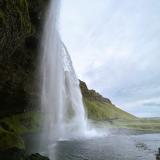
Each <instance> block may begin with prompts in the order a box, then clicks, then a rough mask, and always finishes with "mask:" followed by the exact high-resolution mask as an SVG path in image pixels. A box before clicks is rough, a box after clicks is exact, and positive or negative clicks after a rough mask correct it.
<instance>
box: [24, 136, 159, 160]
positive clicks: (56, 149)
mask: <svg viewBox="0 0 160 160" xmlns="http://www.w3.org/2000/svg"><path fill="white" fill-rule="evenodd" d="M31 137H32V138H31ZM35 137H36V138H35ZM25 139H26V142H27V143H28V139H30V140H31V141H32V147H31V146H29V144H27V148H28V151H29V150H30V151H32V153H33V152H38V151H39V150H37V145H35V148H34V145H33V144H36V141H38V137H37V136H33V135H32V136H31V135H28V136H26V137H25ZM34 141H35V143H33V142H34ZM158 147H160V134H143V135H109V136H106V137H101V138H100V137H99V138H96V137H95V138H91V139H80V140H66V141H58V142H57V143H56V144H50V146H49V147H48V146H43V147H42V148H43V149H42V148H41V153H43V154H44V155H46V156H47V155H48V153H47V151H46V150H48V148H49V155H52V156H53V157H51V158H50V159H51V160H155V154H156V151H157V149H158Z"/></svg>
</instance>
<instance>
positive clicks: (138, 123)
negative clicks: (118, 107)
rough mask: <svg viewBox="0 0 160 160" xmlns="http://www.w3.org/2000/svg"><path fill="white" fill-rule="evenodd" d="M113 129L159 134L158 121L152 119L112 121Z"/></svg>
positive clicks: (159, 125) (159, 123) (159, 126)
mask: <svg viewBox="0 0 160 160" xmlns="http://www.w3.org/2000/svg"><path fill="white" fill-rule="evenodd" d="M112 124H113V125H114V126H115V127H118V128H127V129H135V130H142V131H146V132H160V120H159V119H157V120H153V119H148V120H147V119H142V118H138V119H136V120H127V121H125V120H118V121H113V123H112Z"/></svg>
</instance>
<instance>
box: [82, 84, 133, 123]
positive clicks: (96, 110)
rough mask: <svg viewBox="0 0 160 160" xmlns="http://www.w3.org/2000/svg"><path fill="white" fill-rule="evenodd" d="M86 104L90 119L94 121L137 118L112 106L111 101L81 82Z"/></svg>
mask: <svg viewBox="0 0 160 160" xmlns="http://www.w3.org/2000/svg"><path fill="white" fill-rule="evenodd" d="M80 88H81V91H82V95H83V99H84V104H85V107H86V111H87V113H88V117H89V118H90V119H93V120H117V119H121V120H122V119H123V120H131V119H136V117H135V116H133V115H131V114H129V113H127V112H125V111H123V110H121V109H120V108H118V107H116V106H115V105H114V104H112V102H111V100H110V99H108V98H105V97H103V96H102V95H100V94H99V93H97V92H96V91H95V90H89V89H88V87H87V85H86V83H85V82H83V81H80Z"/></svg>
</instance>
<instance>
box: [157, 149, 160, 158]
mask: <svg viewBox="0 0 160 160" xmlns="http://www.w3.org/2000/svg"><path fill="white" fill-rule="evenodd" d="M156 160H160V148H158V154H156Z"/></svg>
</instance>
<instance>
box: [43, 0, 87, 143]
mask: <svg viewBox="0 0 160 160" xmlns="http://www.w3.org/2000/svg"><path fill="white" fill-rule="evenodd" d="M58 15H59V0H52V1H51V3H50V6H49V9H48V13H47V15H46V22H45V26H44V33H43V36H42V42H41V80H42V85H41V107H42V112H43V114H44V128H45V131H46V133H47V134H46V139H47V138H48V141H57V140H60V139H68V138H71V137H72V138H73V137H76V136H83V135H84V134H85V132H86V129H87V122H86V121H87V120H86V116H85V110H84V106H83V101H82V95H81V91H80V88H79V80H78V79H77V77H76V74H75V71H74V68H73V65H72V61H71V58H70V56H69V54H68V51H67V49H66V47H65V45H64V44H63V43H62V41H61V38H60V35H59V32H58Z"/></svg>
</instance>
